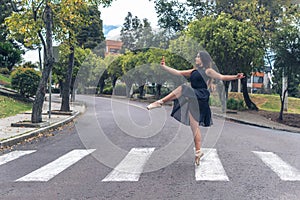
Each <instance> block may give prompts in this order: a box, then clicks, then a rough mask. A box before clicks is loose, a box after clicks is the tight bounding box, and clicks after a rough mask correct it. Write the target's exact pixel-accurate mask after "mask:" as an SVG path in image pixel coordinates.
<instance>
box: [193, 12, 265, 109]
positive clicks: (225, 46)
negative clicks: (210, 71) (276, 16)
mask: <svg viewBox="0 0 300 200" xmlns="http://www.w3.org/2000/svg"><path fill="white" fill-rule="evenodd" d="M187 35H188V36H190V37H192V38H194V39H195V40H196V41H199V43H200V44H201V45H202V46H203V47H204V49H206V50H207V51H208V52H209V53H210V55H211V56H212V58H213V60H214V62H215V64H216V65H217V67H218V68H219V70H220V72H221V73H223V74H235V73H237V72H239V71H240V72H244V74H245V75H247V74H249V73H250V72H251V66H252V64H253V65H261V64H262V60H263V55H264V51H263V49H261V37H260V34H259V32H258V30H257V29H256V28H255V27H254V26H252V25H251V24H250V23H244V22H239V21H237V20H235V19H232V17H231V16H230V15H228V14H225V13H221V14H220V15H219V16H217V17H213V16H210V17H204V18H203V19H202V20H197V21H194V22H192V23H191V24H190V25H189V27H188V31H187ZM242 83H243V95H244V99H245V102H246V104H247V106H248V108H249V109H257V107H256V106H255V104H254V103H253V102H252V101H251V100H250V98H249V95H248V93H247V83H246V81H242ZM224 85H225V91H226V97H227V96H228V86H229V83H228V82H226V81H225V82H224Z"/></svg>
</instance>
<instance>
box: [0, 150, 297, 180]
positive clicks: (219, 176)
mask: <svg viewBox="0 0 300 200" xmlns="http://www.w3.org/2000/svg"><path fill="white" fill-rule="evenodd" d="M154 150H155V148H133V149H131V150H130V151H129V152H128V154H127V155H126V156H125V157H124V159H123V160H122V161H121V162H120V163H119V164H118V165H117V166H116V167H115V169H113V170H112V171H111V172H110V173H109V174H108V175H107V176H106V177H105V178H104V179H103V180H102V182H122V181H123V182H126V181H128V182H133V181H139V179H140V176H141V174H142V173H143V170H144V167H145V166H146V164H147V161H148V160H149V158H150V157H151V155H152V153H153V152H154ZM94 151H95V149H88V150H86V149H75V150H72V151H70V152H68V153H66V154H65V155H62V156H61V157H59V158H57V159H56V160H54V161H52V162H50V163H48V164H46V165H44V166H42V167H40V168H39V169H37V170H35V171H33V172H31V173H29V174H27V175H25V176H23V177H21V178H19V179H17V180H16V182H22V181H43V182H46V181H49V180H50V179H52V178H53V177H55V176H57V175H58V174H59V173H61V172H63V171H64V170H66V169H67V168H69V167H70V166H72V165H73V164H75V163H76V162H78V161H80V160H81V159H82V158H84V157H85V156H87V155H89V154H91V153H92V152H94ZM202 151H203V153H204V156H203V157H202V159H201V161H200V166H195V180H196V181H230V180H229V178H228V176H227V174H226V171H225V169H224V167H223V165H222V162H221V160H220V158H219V155H218V152H217V150H216V149H213V148H202ZM34 152H36V150H16V151H12V152H10V153H7V154H4V155H1V156H0V166H2V165H5V164H7V163H8V162H11V161H14V160H16V159H18V158H21V157H23V156H26V155H29V154H32V153H34ZM252 152H253V153H254V155H256V156H257V157H258V158H259V159H260V160H261V161H263V163H264V164H265V165H266V166H268V167H269V168H270V169H271V170H272V171H273V172H275V173H276V174H277V175H278V176H279V178H280V179H281V180H282V181H300V171H299V170H298V169H297V168H295V167H293V166H291V165H290V164H288V163H287V162H285V161H283V159H281V158H280V157H279V156H278V155H276V154H275V153H273V152H261V151H252Z"/></svg>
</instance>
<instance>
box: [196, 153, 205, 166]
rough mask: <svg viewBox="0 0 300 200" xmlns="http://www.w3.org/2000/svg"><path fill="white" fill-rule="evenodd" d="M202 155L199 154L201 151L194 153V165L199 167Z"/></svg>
mask: <svg viewBox="0 0 300 200" xmlns="http://www.w3.org/2000/svg"><path fill="white" fill-rule="evenodd" d="M203 155H204V153H202V152H201V150H197V151H196V153H195V164H196V165H197V166H199V165H200V158H201V157H202V156H203Z"/></svg>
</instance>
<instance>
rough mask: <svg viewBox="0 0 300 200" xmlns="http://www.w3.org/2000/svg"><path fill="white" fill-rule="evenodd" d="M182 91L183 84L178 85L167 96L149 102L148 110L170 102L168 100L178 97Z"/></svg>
mask: <svg viewBox="0 0 300 200" xmlns="http://www.w3.org/2000/svg"><path fill="white" fill-rule="evenodd" d="M181 92H182V86H179V87H177V88H176V89H175V90H173V91H172V92H170V94H168V95H167V96H165V97H164V98H162V99H160V100H157V101H155V102H153V103H151V104H149V105H148V106H147V109H148V110H151V109H154V108H159V107H161V106H162V104H164V103H166V102H168V101H172V100H174V99H176V98H178V97H180V96H181Z"/></svg>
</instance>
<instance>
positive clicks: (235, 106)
mask: <svg viewBox="0 0 300 200" xmlns="http://www.w3.org/2000/svg"><path fill="white" fill-rule="evenodd" d="M227 108H228V109H231V110H245V109H246V106H245V104H244V101H243V100H240V99H233V98H230V99H228V101H227Z"/></svg>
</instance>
